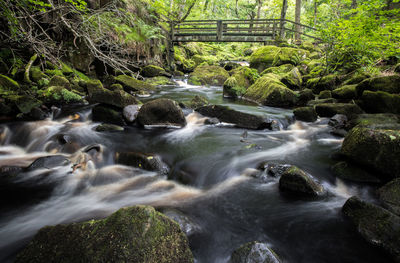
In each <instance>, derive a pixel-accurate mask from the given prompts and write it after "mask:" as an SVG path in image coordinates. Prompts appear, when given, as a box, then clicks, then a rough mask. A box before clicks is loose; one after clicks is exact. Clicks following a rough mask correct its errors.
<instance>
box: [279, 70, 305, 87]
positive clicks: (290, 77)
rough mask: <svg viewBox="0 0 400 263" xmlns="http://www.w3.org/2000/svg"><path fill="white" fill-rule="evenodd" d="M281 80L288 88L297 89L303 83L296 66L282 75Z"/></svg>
mask: <svg viewBox="0 0 400 263" xmlns="http://www.w3.org/2000/svg"><path fill="white" fill-rule="evenodd" d="M281 82H282V83H283V84H285V85H286V86H287V87H288V88H289V89H292V90H299V89H301V87H302V85H303V79H302V76H301V73H300V70H299V69H298V68H293V69H292V70H291V71H290V72H288V73H286V74H285V75H283V77H282V78H281Z"/></svg>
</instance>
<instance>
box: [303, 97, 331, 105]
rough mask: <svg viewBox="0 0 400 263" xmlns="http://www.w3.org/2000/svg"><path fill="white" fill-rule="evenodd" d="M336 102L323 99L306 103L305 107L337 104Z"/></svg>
mask: <svg viewBox="0 0 400 263" xmlns="http://www.w3.org/2000/svg"><path fill="white" fill-rule="evenodd" d="M337 102H338V101H337V100H336V99H333V98H330V99H323V100H319V99H317V100H310V101H309V102H308V103H307V106H315V105H318V104H326V103H337Z"/></svg>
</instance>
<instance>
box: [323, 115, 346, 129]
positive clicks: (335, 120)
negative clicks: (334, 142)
mask: <svg viewBox="0 0 400 263" xmlns="http://www.w3.org/2000/svg"><path fill="white" fill-rule="evenodd" d="M347 121H348V118H347V117H346V115H343V114H335V115H334V116H333V117H332V118H330V119H329V122H328V125H329V126H331V127H333V128H336V129H343V128H345V127H346V124H347Z"/></svg>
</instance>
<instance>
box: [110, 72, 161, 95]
mask: <svg viewBox="0 0 400 263" xmlns="http://www.w3.org/2000/svg"><path fill="white" fill-rule="evenodd" d="M115 80H116V81H117V82H118V83H120V84H122V85H123V86H124V89H125V91H127V92H138V91H151V90H154V86H153V85H150V84H148V83H146V82H144V81H141V80H138V79H135V78H133V77H131V76H127V75H119V76H117V77H115Z"/></svg>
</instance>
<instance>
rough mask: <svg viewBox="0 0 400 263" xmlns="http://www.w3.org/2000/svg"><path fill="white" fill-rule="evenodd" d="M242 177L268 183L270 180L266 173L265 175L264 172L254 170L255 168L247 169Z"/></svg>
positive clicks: (242, 173)
mask: <svg viewBox="0 0 400 263" xmlns="http://www.w3.org/2000/svg"><path fill="white" fill-rule="evenodd" d="M240 175H241V176H247V177H253V178H256V179H260V180H261V181H263V182H267V181H268V178H267V176H266V174H265V173H263V172H262V171H260V170H258V169H254V168H246V169H244V170H243V171H242V172H241V173H240Z"/></svg>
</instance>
